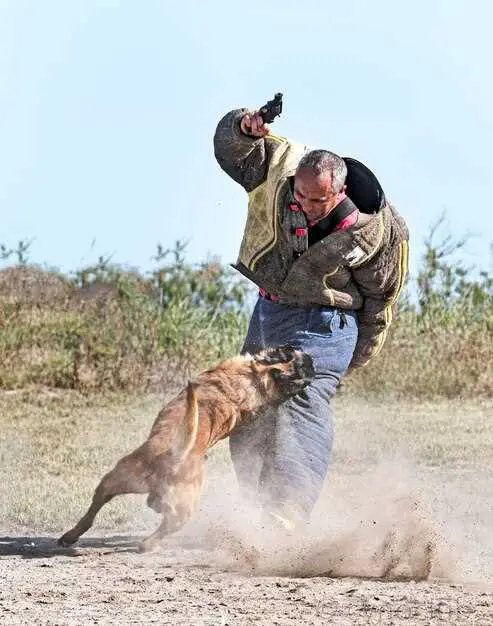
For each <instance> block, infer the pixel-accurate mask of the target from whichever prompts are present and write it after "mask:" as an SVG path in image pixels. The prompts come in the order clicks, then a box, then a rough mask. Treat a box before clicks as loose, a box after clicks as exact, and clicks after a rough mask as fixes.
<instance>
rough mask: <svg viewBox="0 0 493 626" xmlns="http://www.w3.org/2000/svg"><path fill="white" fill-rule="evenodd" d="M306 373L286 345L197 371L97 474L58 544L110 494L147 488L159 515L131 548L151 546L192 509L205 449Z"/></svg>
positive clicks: (70, 538)
mask: <svg viewBox="0 0 493 626" xmlns="http://www.w3.org/2000/svg"><path fill="white" fill-rule="evenodd" d="M314 375H315V372H314V369H313V364H312V360H311V358H310V356H309V355H307V354H305V353H302V352H300V351H298V350H295V349H294V348H292V347H290V346H283V347H280V348H273V349H270V350H265V351H263V352H260V353H258V354H256V355H249V354H246V355H242V356H238V357H235V358H232V359H228V360H226V361H224V362H222V363H221V364H219V365H218V366H217V367H215V368H214V369H210V370H208V371H206V372H203V373H202V374H200V375H199V376H198V377H197V379H195V380H194V381H192V382H190V383H189V384H188V386H187V388H186V389H184V390H183V391H182V392H181V393H180V394H179V395H178V396H176V397H175V398H174V399H173V400H171V402H170V403H169V404H168V405H167V406H165V407H164V408H163V409H162V410H161V411H160V413H159V414H158V416H157V418H156V420H155V422H154V424H153V426H152V429H151V432H150V434H149V437H148V439H147V440H146V441H145V442H144V443H143V444H142V445H141V446H140V447H139V448H137V449H136V450H134V452H132V453H130V454H129V455H127V456H125V457H123V458H122V459H121V460H120V461H118V463H117V464H116V466H115V467H114V469H112V470H111V471H110V472H109V473H108V474H106V475H105V476H104V477H103V479H102V480H101V482H100V483H99V485H98V487H97V488H96V491H95V492H94V496H93V499H92V503H91V506H90V507H89V509H88V511H87V513H86V514H85V515H84V516H83V517H82V519H81V520H80V521H79V522H78V523H77V524H76V525H75V526H74V527H73V528H72V529H71V530H69V531H68V532H66V533H65V534H64V535H63V536H62V537H60V539H59V540H58V544H59V545H61V546H70V545H72V544H73V543H75V542H76V541H77V540H78V539H79V537H80V536H81V535H82V534H83V533H85V532H86V531H87V530H89V528H91V526H92V524H93V522H94V518H95V516H96V514H97V513H98V511H99V510H100V509H101V507H102V506H103V505H104V504H106V502H108V501H109V500H111V499H112V498H114V497H115V496H117V495H120V494H124V493H142V494H144V493H147V494H149V495H148V497H147V504H148V506H150V507H151V508H152V509H153V510H154V511H156V512H157V513H161V514H162V516H163V519H162V522H161V524H160V525H159V527H158V528H157V530H156V531H155V532H154V533H153V534H152V535H150V536H149V537H147V538H146V539H144V540H143V541H142V542H141V543H140V545H139V549H140V551H141V552H147V551H149V550H152V549H154V548H155V547H156V546H157V545H158V544H159V542H160V541H161V540H162V539H163V537H164V536H165V535H167V534H169V533H172V532H175V531H177V530H179V529H180V528H181V527H182V526H183V525H184V524H185V522H187V521H188V520H189V519H190V517H191V515H192V513H193V512H194V511H195V509H196V508H197V505H198V502H199V497H200V492H201V488H202V483H203V480H204V464H205V458H206V452H207V450H208V448H210V447H211V446H213V445H214V444H216V443H217V442H218V441H219V440H220V439H224V438H225V437H227V436H228V435H229V434H230V433H231V431H232V430H233V428H234V427H235V426H236V424H238V423H239V422H240V421H241V420H244V419H247V418H249V417H252V416H253V415H254V414H255V413H256V412H257V411H259V410H260V409H262V408H264V407H266V406H268V405H273V404H276V403H281V402H283V401H285V400H286V399H287V398H289V397H290V396H293V395H296V394H297V393H298V392H300V391H301V390H302V389H304V387H306V386H307V385H308V384H309V383H310V382H311V380H312V379H313V377H314Z"/></svg>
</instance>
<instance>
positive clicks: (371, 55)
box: [0, 0, 493, 270]
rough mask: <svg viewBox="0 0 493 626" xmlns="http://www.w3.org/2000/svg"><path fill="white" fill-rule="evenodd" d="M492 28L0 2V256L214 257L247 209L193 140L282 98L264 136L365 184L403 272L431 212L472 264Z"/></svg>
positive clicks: (137, 4) (456, 4) (481, 212)
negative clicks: (402, 227) (182, 243)
mask: <svg viewBox="0 0 493 626" xmlns="http://www.w3.org/2000/svg"><path fill="white" fill-rule="evenodd" d="M492 23H493V5H492V4H490V3H489V2H487V1H486V0H483V1H479V0H448V1H440V0H434V1H433V0H428V1H423V0H414V1H413V2H407V3H398V2H395V0H394V1H393V2H391V1H390V0H389V1H387V0H381V1H379V0H373V1H372V2H367V1H363V0H346V1H345V2H332V1H330V0H325V1H323V0H305V1H304V2H300V1H299V0H297V1H294V0H284V1H281V0H270V1H269V0H263V1H260V0H249V1H248V2H243V3H235V2H228V1H226V0H225V1H214V0H212V1H210V2H208V3H202V2H199V1H197V0H181V1H180V2H172V1H168V2H166V1H165V0H140V1H137V0H0V172H1V175H0V210H1V216H2V220H1V229H0V242H4V243H7V244H10V245H14V244H15V243H16V241H17V240H19V239H22V238H34V239H35V241H34V243H33V248H32V256H33V259H34V260H35V261H37V262H41V263H47V264H49V265H54V266H58V267H60V268H62V269H63V270H71V269H75V268H76V267H79V266H80V265H81V264H83V263H88V262H90V261H94V260H95V259H96V258H97V256H98V255H100V254H101V255H110V254H113V255H114V256H113V258H114V260H115V261H119V262H126V263H129V264H131V265H136V266H139V267H141V268H142V269H149V268H150V267H151V265H152V262H151V261H150V257H151V256H152V255H153V253H154V252H155V248H156V244H157V242H161V243H162V244H163V245H164V246H165V247H167V246H173V242H174V241H175V240H176V239H183V238H187V239H190V243H189V247H188V257H189V259H190V260H201V259H204V258H206V256H207V255H208V254H218V255H220V257H221V259H222V260H223V261H224V262H231V261H233V260H234V259H235V258H236V254H237V249H238V246H239V243H240V239H241V232H242V226H243V223H244V220H245V215H246V195H245V194H244V192H243V191H242V189H241V188H240V187H239V186H237V185H236V184H235V183H233V182H232V181H230V180H229V179H228V178H227V177H226V175H225V174H223V173H222V172H221V170H220V169H219V168H218V166H217V165H216V162H215V160H214V155H213V150H212V135H213V132H214V129H215V125H216V123H217V121H218V119H219V118H220V117H221V116H222V115H223V114H224V113H225V112H226V111H228V110H229V109H231V108H236V107H238V106H256V105H258V106H259V105H261V104H263V103H264V102H265V100H266V99H269V98H271V97H272V95H273V94H274V92H276V91H282V92H283V93H284V100H285V110H284V113H283V115H282V118H280V119H279V120H278V121H276V123H275V131H276V132H278V133H279V134H282V135H287V136H290V137H292V138H293V139H297V140H299V141H302V142H304V143H308V144H311V145H313V146H317V147H323V148H328V149H332V150H334V151H336V152H339V153H340V154H343V155H347V156H354V157H356V158H359V159H360V160H362V161H364V162H365V163H366V164H367V165H368V166H369V167H370V168H371V169H373V170H374V171H375V173H376V174H377V176H378V177H379V179H380V181H381V183H382V185H383V187H384V189H385V191H386V193H387V196H388V197H389V198H390V199H391V200H392V201H393V202H394V203H395V204H396V206H397V207H398V208H399V209H400V211H401V213H402V214H403V215H404V216H405V217H406V219H407V220H408V223H409V226H410V229H411V233H412V237H411V239H412V253H413V257H412V258H413V263H412V267H415V264H416V259H417V255H418V254H419V251H420V246H421V244H422V241H423V238H424V236H425V235H426V233H427V230H428V228H429V226H430V224H431V223H432V222H433V221H434V220H435V219H436V218H437V216H438V215H439V214H440V213H441V212H442V210H443V209H446V210H447V212H448V221H449V224H450V230H451V232H452V234H454V235H456V236H460V235H461V234H463V233H465V232H472V233H474V234H476V235H477V237H475V238H474V239H473V241H472V243H471V244H470V246H469V254H468V257H467V261H468V262H472V263H477V264H479V265H482V266H483V267H485V268H488V269H490V268H491V264H490V257H489V254H488V252H489V244H490V242H491V241H493V228H492V226H493V218H492V215H493V206H492V201H491V191H490V187H489V184H490V180H491V174H490V170H491V160H492V158H491V152H492V146H493V105H492V99H493V98H492V95H493V81H492V71H491V63H492V59H493V44H492V33H491V28H492V27H491V24H492ZM94 238H95V239H96V243H95V245H94V246H93V248H92V249H91V242H92V241H93V239H94Z"/></svg>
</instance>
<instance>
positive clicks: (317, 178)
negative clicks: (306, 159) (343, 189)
mask: <svg viewBox="0 0 493 626" xmlns="http://www.w3.org/2000/svg"><path fill="white" fill-rule="evenodd" d="M294 198H295V200H296V202H298V204H299V205H300V206H301V208H302V209H303V212H304V214H305V215H306V217H307V219H308V220H309V221H312V220H319V219H321V218H323V217H325V216H326V215H328V214H329V213H330V212H331V211H332V209H333V208H334V207H335V206H336V205H337V204H338V203H339V201H340V194H339V193H337V192H334V191H332V176H331V175H330V174H319V175H317V174H314V173H313V172H312V171H311V170H306V169H302V170H297V171H296V174H295V177H294Z"/></svg>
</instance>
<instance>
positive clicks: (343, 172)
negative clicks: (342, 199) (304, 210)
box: [297, 150, 347, 193]
mask: <svg viewBox="0 0 493 626" xmlns="http://www.w3.org/2000/svg"><path fill="white" fill-rule="evenodd" d="M298 170H310V171H312V172H313V173H314V174H316V175H317V176H318V175H320V174H330V175H331V178H332V191H333V192H335V193H339V192H340V191H342V188H343V187H344V183H345V182H346V176H347V167H346V164H345V163H344V159H342V158H341V157H340V156H338V155H337V154H334V153H333V152H329V151H328V150H311V151H310V152H307V153H306V154H305V155H304V156H303V157H302V158H301V161H300V162H299V163H298V167H297V171H298Z"/></svg>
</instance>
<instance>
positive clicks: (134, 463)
mask: <svg viewBox="0 0 493 626" xmlns="http://www.w3.org/2000/svg"><path fill="white" fill-rule="evenodd" d="M147 477H148V472H147V471H146V468H145V466H144V464H143V463H142V459H141V457H140V455H138V454H136V453H135V452H134V453H132V454H129V455H128V456H126V457H124V458H123V459H121V460H120V461H119V462H118V463H117V464H116V466H115V468H114V469H112V470H111V471H110V472H108V473H107V474H106V475H105V476H104V477H103V479H102V480H101V482H100V483H99V485H98V486H97V487H96V490H95V492H94V495H93V498H92V503H91V506H90V507H89V509H88V510H87V512H86V514H85V515H84V516H83V517H82V518H81V519H80V521H79V522H77V524H76V525H75V526H74V527H73V528H72V529H71V530H69V531H68V532H66V533H65V534H64V535H63V536H62V537H60V539H59V540H58V545H60V546H64V547H67V546H71V545H72V544H74V543H75V542H76V541H77V540H78V539H79V537H80V536H81V535H83V534H84V533H85V532H87V531H88V530H89V528H91V526H92V524H93V522H94V518H95V517H96V515H97V513H98V512H99V510H100V509H101V508H102V507H103V506H104V505H105V504H106V503H107V502H109V501H110V500H111V499H112V498H114V497H115V496H118V495H122V494H125V493H147V492H148V491H149V486H148V480H147Z"/></svg>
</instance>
